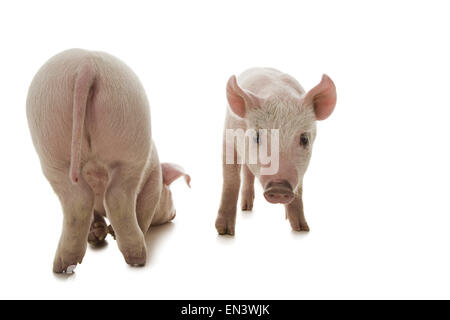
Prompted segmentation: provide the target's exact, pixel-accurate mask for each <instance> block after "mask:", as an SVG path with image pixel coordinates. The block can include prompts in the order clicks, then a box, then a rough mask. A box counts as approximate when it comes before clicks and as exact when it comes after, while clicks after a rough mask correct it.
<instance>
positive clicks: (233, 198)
mask: <svg viewBox="0 0 450 320" xmlns="http://www.w3.org/2000/svg"><path fill="white" fill-rule="evenodd" d="M240 171H241V165H240V164H224V165H223V189H222V199H221V202H220V208H219V213H218V215H217V219H216V229H217V232H218V233H219V234H229V235H234V227H235V225H236V207H237V202H238V197H239V189H240V186H241V176H240Z"/></svg>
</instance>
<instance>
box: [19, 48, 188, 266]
mask: <svg viewBox="0 0 450 320" xmlns="http://www.w3.org/2000/svg"><path fill="white" fill-rule="evenodd" d="M27 117H28V125H29V128H30V132H31V136H32V139H33V143H34V146H35V148H36V151H37V154H38V156H39V158H40V162H41V167H42V171H43V173H44V175H45V177H46V178H47V179H48V181H49V182H50V184H51V186H52V188H53V190H54V191H55V193H56V194H57V195H58V197H59V200H60V202H61V205H62V210H63V213H64V222H63V230H62V234H61V238H60V240H59V245H58V248H57V251H56V255H55V259H54V263H53V271H54V272H56V273H62V272H71V271H72V270H73V269H74V268H75V267H76V265H77V264H78V263H81V261H82V259H83V257H84V254H85V252H86V247H87V243H88V242H89V243H91V244H93V245H97V244H101V243H102V242H103V241H104V239H105V237H106V235H107V233H108V232H110V233H114V234H115V237H116V240H117V244H118V246H119V249H120V251H121V252H122V254H123V256H124V258H125V261H126V262H127V263H128V264H130V265H136V266H141V265H144V264H145V262H146V254H147V250H146V243H145V239H144V234H145V233H146V232H147V230H148V229H149V227H150V226H151V225H156V224H162V223H166V222H168V221H171V220H172V219H173V218H174V217H175V209H174V206H173V203H172V195H171V192H170V189H169V186H170V184H171V183H172V182H173V181H174V180H175V179H177V178H179V177H181V176H184V178H185V179H186V181H187V183H188V184H189V181H190V177H189V176H188V175H187V174H186V173H184V171H183V169H182V168H181V167H179V166H177V165H174V164H169V163H160V162H159V158H158V154H157V151H156V147H155V144H154V142H153V141H152V135H151V125H150V109H149V104H148V101H147V97H146V94H145V91H144V89H143V87H142V85H141V83H140V81H139V79H138V78H137V76H136V75H135V74H134V72H133V71H132V70H131V69H130V68H129V67H127V66H126V65H125V64H124V63H123V62H122V61H120V60H118V59H117V58H115V57H113V56H111V55H109V54H106V53H102V52H90V51H85V50H81V49H71V50H67V51H64V52H62V53H59V54H57V55H56V56H54V57H52V58H51V59H50V60H48V61H47V63H45V64H44V65H43V66H42V67H41V69H40V70H39V71H38V73H37V74H36V76H35V77H34V79H33V81H32V83H31V85H30V88H29V92H28V98H27ZM105 217H107V218H108V219H109V221H110V222H111V226H110V227H107V225H106V222H105Z"/></svg>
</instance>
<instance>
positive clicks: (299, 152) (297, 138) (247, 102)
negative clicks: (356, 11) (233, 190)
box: [226, 75, 336, 204]
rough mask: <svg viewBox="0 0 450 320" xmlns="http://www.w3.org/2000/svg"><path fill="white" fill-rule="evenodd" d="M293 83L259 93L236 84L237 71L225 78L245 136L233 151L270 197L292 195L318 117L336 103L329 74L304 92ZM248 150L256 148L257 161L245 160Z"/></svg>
mask: <svg viewBox="0 0 450 320" xmlns="http://www.w3.org/2000/svg"><path fill="white" fill-rule="evenodd" d="M286 85H288V84H286ZM297 89H298V90H297V93H296V94H292V90H291V91H289V90H286V91H285V94H280V92H274V93H273V95H267V96H264V97H259V96H257V95H256V94H255V93H253V92H250V91H249V90H246V89H244V88H242V87H240V86H239V84H238V83H237V79H236V77H235V76H232V77H231V78H230V79H229V80H228V83H227V91H226V92H227V99H228V103H229V106H230V109H231V111H232V112H233V113H234V115H236V116H237V117H239V118H241V119H243V120H244V121H245V123H246V127H247V131H246V137H248V138H247V139H245V146H244V147H242V145H241V147H239V146H237V148H236V149H237V150H236V151H237V154H238V156H239V157H240V158H242V159H245V163H246V164H247V166H248V168H249V169H250V171H251V172H252V173H253V174H254V175H255V176H256V177H257V178H258V179H259V181H260V182H261V184H262V186H263V188H264V196H265V198H266V200H267V201H269V202H271V203H284V204H287V203H290V202H291V201H292V200H293V199H294V194H295V192H296V191H297V189H298V188H299V187H300V186H301V185H302V182H303V176H304V174H305V172H306V169H307V167H308V164H309V160H310V158H311V152H312V145H313V142H314V140H315V137H316V120H324V119H326V118H328V117H329V116H330V115H331V113H332V112H333V110H334V107H335V106H336V87H335V85H334V83H333V81H332V80H331V79H330V78H329V77H328V76H327V75H323V76H322V80H321V81H320V83H319V84H318V85H316V86H315V87H314V88H312V89H311V90H310V91H308V92H306V93H305V92H303V89H301V88H297ZM281 92H283V91H281ZM274 129H275V130H274ZM252 148H253V149H252ZM251 150H258V152H257V160H256V161H249V160H251V159H249V153H251ZM262 155H264V157H265V160H263V159H262ZM268 160H269V161H268Z"/></svg>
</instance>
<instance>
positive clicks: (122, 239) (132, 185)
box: [105, 166, 147, 266]
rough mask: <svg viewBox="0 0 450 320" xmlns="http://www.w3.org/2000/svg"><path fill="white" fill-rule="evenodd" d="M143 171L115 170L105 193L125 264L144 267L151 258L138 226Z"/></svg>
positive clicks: (125, 168) (133, 169) (108, 214)
mask: <svg viewBox="0 0 450 320" xmlns="http://www.w3.org/2000/svg"><path fill="white" fill-rule="evenodd" d="M140 172H141V170H139V169H137V168H133V167H129V168H127V167H124V166H121V167H118V168H116V169H114V171H113V172H112V176H111V182H110V184H109V185H108V188H107V190H106V193H105V209H106V212H107V217H108V219H109V221H111V225H112V227H113V228H114V233H115V235H116V240H117V244H118V246H119V249H120V251H121V252H122V254H123V256H124V258H125V261H126V262H127V263H128V264H130V265H132V266H143V265H145V262H146V259H147V249H146V245H145V239H144V234H143V233H142V231H141V229H140V227H139V225H138V222H137V219H136V210H135V208H136V191H137V189H138V185H139V176H140Z"/></svg>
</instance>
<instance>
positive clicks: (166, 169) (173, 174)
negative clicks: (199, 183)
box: [161, 162, 191, 188]
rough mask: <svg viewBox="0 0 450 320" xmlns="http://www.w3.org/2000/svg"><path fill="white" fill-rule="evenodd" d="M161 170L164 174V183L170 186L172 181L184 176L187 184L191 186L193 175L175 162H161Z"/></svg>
mask: <svg viewBox="0 0 450 320" xmlns="http://www.w3.org/2000/svg"><path fill="white" fill-rule="evenodd" d="M161 170H162V176H163V183H164V184H165V185H167V186H169V185H170V184H171V183H172V182H174V181H175V180H177V179H178V178H179V177H181V176H184V179H185V180H186V183H187V185H188V186H189V188H190V187H191V184H190V183H191V177H190V176H189V175H188V174H186V173H185V172H184V169H183V168H182V167H180V166H179V165H176V164H174V163H167V162H165V163H161Z"/></svg>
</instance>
